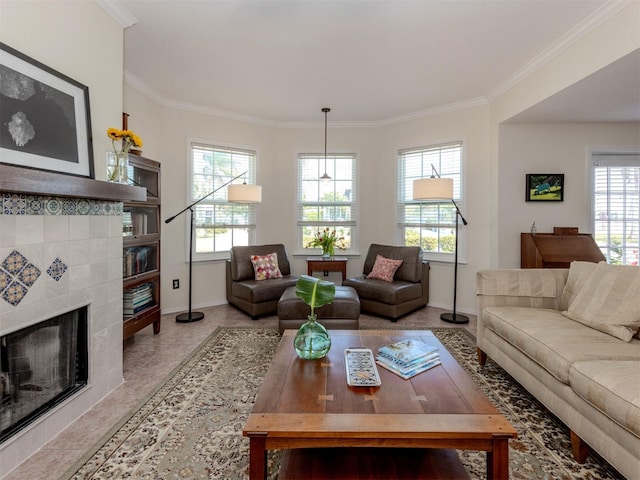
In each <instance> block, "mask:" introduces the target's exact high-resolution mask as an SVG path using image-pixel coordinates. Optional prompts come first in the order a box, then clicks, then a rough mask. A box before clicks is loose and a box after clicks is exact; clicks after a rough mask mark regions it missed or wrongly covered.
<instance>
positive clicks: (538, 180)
mask: <svg viewBox="0 0 640 480" xmlns="http://www.w3.org/2000/svg"><path fill="white" fill-rule="evenodd" d="M526 177H527V178H526V186H525V189H526V190H525V199H526V201H527V202H562V201H563V200H564V173H527V175H526Z"/></svg>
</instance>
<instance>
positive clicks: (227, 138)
mask: <svg viewBox="0 0 640 480" xmlns="http://www.w3.org/2000/svg"><path fill="white" fill-rule="evenodd" d="M145 99H146V97H144V95H142V94H141V93H140V92H137V91H136V90H135V89H134V88H132V87H130V86H127V87H126V88H125V110H126V111H127V112H128V113H130V114H131V117H130V128H132V129H135V130H136V131H137V127H135V126H134V125H133V122H134V121H135V122H136V123H135V125H138V122H141V123H142V124H143V125H144V124H145V121H146V120H147V119H148V120H149V121H155V120H154V119H155V118H161V122H160V125H159V133H156V134H152V135H151V138H155V139H157V142H158V145H155V146H153V145H150V143H149V142H146V143H145V148H144V155H145V156H148V157H150V158H154V159H155V160H158V161H160V162H161V163H162V212H163V213H162V217H163V219H166V218H169V217H170V216H172V215H174V214H175V213H177V212H178V211H180V210H182V209H183V208H184V207H185V206H186V205H187V191H186V186H187V175H188V144H187V138H189V137H192V138H200V139H205V140H210V141H212V142H216V143H219V144H222V145H236V146H241V147H248V148H252V149H256V150H257V152H258V171H257V181H258V184H260V185H262V189H263V199H262V204H260V205H259V206H258V227H257V243H260V244H266V243H284V244H285V246H286V248H287V252H288V253H289V256H290V259H291V262H292V269H293V271H294V273H296V274H301V273H306V263H305V256H306V254H304V253H302V252H299V251H297V250H296V182H297V155H298V153H303V152H304V153H309V152H312V153H313V152H316V153H319V152H321V151H322V149H323V141H324V132H323V127H322V126H321V125H320V124H319V126H318V127H317V128H314V127H308V128H304V127H301V128H284V127H276V126H268V125H266V126H265V125H257V124H251V123H247V122H238V121H235V120H229V119H223V118H218V117H214V116H210V115H204V114H201V113H195V112H189V111H184V110H177V109H174V108H169V107H164V106H158V104H157V103H155V102H151V101H149V100H148V99H146V100H145ZM141 132H142V130H141ZM488 132H489V108H488V106H484V107H478V108H473V109H468V110H462V111H458V112H453V113H449V114H444V115H439V116H438V117H427V118H422V119H416V120H411V121H408V122H404V123H402V124H398V125H391V126H385V127H370V128H362V127H341V128H338V127H332V126H331V125H330V126H329V129H328V145H329V147H328V149H329V151H331V152H342V153H355V154H356V155H357V159H358V160H357V161H358V185H357V190H358V193H357V194H358V204H359V214H358V223H359V240H358V242H357V248H358V249H359V253H360V255H359V256H358V255H356V256H352V257H351V258H350V261H349V264H348V274H349V275H358V274H360V273H361V272H362V264H363V262H364V256H365V254H366V251H367V248H368V246H369V244H371V243H388V244H398V241H399V238H398V232H397V229H396V198H397V188H396V175H397V152H398V150H399V149H402V148H407V147H418V146H424V145H432V144H437V143H441V142H445V141H449V140H453V139H455V140H463V142H464V145H465V153H466V158H465V169H466V171H467V177H466V178H473V179H474V181H473V182H469V183H468V184H466V185H465V186H464V188H465V194H466V195H467V196H468V198H469V199H470V200H469V202H468V203H467V204H465V205H463V209H464V210H465V211H464V215H465V217H466V218H467V220H469V227H466V229H465V238H468V239H469V240H468V241H467V242H466V244H463V245H461V265H460V269H459V287H458V309H459V310H460V311H465V312H474V311H475V287H474V282H475V271H476V270H477V269H479V268H484V267H486V266H487V264H486V255H485V254H484V252H486V251H487V249H488V242H489V222H488V217H487V215H486V212H488V210H489V208H488V204H486V203H485V202H486V201H487V199H488V197H487V196H486V195H485V194H484V186H483V184H484V183H485V182H487V181H488V176H489V171H488V170H487V169H486V168H485V165H486V163H487V161H488V157H489V135H488ZM152 148H153V149H154V150H155V151H157V152H158V153H157V155H151V154H150V153H149V152H150V151H151V149H152ZM188 221H189V217H188V215H187V214H184V215H182V216H181V217H179V218H177V219H176V220H174V221H173V222H171V223H170V224H164V223H163V224H162V280H163V281H162V307H163V311H164V312H176V311H181V310H184V309H185V308H186V305H187V304H188V263H187V245H188V234H187V222H188ZM431 267H432V270H431V278H432V280H433V281H432V283H431V300H430V304H431V305H434V306H441V307H444V308H447V307H449V308H450V306H451V303H452V298H453V268H452V265H451V264H450V263H442V262H440V263H437V262H433V263H432V264H431ZM174 278H177V279H180V284H181V288H180V289H179V290H173V289H172V286H171V280H172V279H174ZM332 280H334V279H333V278H332ZM336 280H339V278H336ZM192 302H193V306H194V308H199V307H203V306H207V305H216V304H222V303H225V302H226V298H225V265H224V262H222V261H212V262H202V263H198V262H196V263H195V264H194V267H193V297H192Z"/></svg>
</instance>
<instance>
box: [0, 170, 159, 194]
mask: <svg viewBox="0 0 640 480" xmlns="http://www.w3.org/2000/svg"><path fill="white" fill-rule="evenodd" d="M0 192H13V193H19V194H25V195H50V196H56V197H74V198H92V199H96V200H110V201H116V202H121V201H125V200H126V201H146V199H147V189H146V188H143V187H134V186H131V185H123V184H120V183H111V182H103V181H100V180H93V179H91V178H85V177H76V176H74V175H65V174H62V173H56V172H48V171H45V170H35V169H31V168H23V167H17V166H14V165H3V164H0Z"/></svg>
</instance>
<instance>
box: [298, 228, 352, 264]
mask: <svg viewBox="0 0 640 480" xmlns="http://www.w3.org/2000/svg"><path fill="white" fill-rule="evenodd" d="M314 247H315V248H317V247H320V248H322V258H331V257H333V256H334V255H335V253H336V247H337V248H339V249H340V250H344V249H345V248H346V246H345V244H344V237H340V236H338V233H337V232H336V230H335V229H333V230H330V229H329V227H327V228H325V229H323V230H318V231H317V232H316V233H314V234H313V238H312V239H311V241H310V242H309V244H308V245H307V248H314Z"/></svg>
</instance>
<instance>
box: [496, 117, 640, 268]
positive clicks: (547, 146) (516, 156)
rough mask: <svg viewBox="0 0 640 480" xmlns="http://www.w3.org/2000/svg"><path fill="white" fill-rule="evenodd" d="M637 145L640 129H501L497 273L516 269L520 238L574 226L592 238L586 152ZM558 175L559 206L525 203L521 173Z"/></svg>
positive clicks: (599, 126) (634, 126)
mask: <svg viewBox="0 0 640 480" xmlns="http://www.w3.org/2000/svg"><path fill="white" fill-rule="evenodd" d="M600 146H617V147H624V146H632V147H634V146H635V147H638V146H640V125H638V124H637V123H620V124H561V125H553V124H550V125H509V124H505V125H501V127H500V167H499V185H500V187H499V190H500V196H499V210H500V215H499V217H498V218H499V220H498V228H497V230H498V232H499V238H498V242H499V243H498V249H499V251H500V256H499V262H500V263H499V266H500V267H501V268H519V267H520V233H521V232H528V231H529V229H530V227H531V224H532V222H534V221H535V222H536V227H537V229H538V232H540V233H543V232H548V233H551V232H553V227H578V229H579V231H580V233H593V232H592V231H591V221H590V219H589V215H588V214H589V202H590V190H589V168H590V167H589V162H588V161H589V154H588V150H589V148H590V147H600ZM527 173H564V175H565V177H564V181H565V192H564V200H563V201H562V202H548V203H545V202H526V201H525V174H527Z"/></svg>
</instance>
